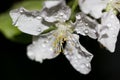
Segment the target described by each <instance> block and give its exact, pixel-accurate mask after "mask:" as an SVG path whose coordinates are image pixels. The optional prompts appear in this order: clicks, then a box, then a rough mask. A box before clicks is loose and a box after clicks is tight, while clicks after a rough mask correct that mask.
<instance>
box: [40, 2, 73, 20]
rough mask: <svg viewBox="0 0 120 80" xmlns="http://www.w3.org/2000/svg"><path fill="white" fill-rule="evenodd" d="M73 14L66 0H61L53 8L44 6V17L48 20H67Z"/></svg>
mask: <svg viewBox="0 0 120 80" xmlns="http://www.w3.org/2000/svg"><path fill="white" fill-rule="evenodd" d="M70 15H71V9H70V8H69V6H67V5H66V4H65V1H61V3H59V4H58V5H56V6H54V7H52V8H46V7H45V8H44V9H43V11H42V17H44V19H45V21H47V22H56V21H60V22H65V21H66V20H68V19H69V17H70Z"/></svg>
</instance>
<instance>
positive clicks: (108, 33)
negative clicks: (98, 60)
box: [98, 11, 120, 52]
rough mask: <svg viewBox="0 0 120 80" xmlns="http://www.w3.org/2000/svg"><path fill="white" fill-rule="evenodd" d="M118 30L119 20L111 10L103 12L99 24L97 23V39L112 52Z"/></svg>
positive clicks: (119, 28) (119, 26)
mask: <svg viewBox="0 0 120 80" xmlns="http://www.w3.org/2000/svg"><path fill="white" fill-rule="evenodd" d="M119 30H120V22H119V20H118V18H117V17H116V15H114V13H113V12H112V11H110V12H106V13H104V15H103V17H102V19H101V25H98V35H99V38H98V41H99V42H100V43H101V44H102V45H103V46H105V47H106V48H107V49H108V50H109V51H111V52H114V50H115V45H116V41H117V36H118V33H119Z"/></svg>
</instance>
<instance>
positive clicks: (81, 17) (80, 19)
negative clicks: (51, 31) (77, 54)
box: [74, 13, 98, 39]
mask: <svg viewBox="0 0 120 80" xmlns="http://www.w3.org/2000/svg"><path fill="white" fill-rule="evenodd" d="M97 24H98V23H97V22H96V21H95V20H92V19H91V18H89V17H88V16H86V15H85V14H83V13H78V14H77V15H76V22H75V23H74V26H75V29H74V30H75V31H76V32H77V33H78V34H81V35H83V36H89V37H91V38H93V39H96V38H97V34H96V25H97Z"/></svg>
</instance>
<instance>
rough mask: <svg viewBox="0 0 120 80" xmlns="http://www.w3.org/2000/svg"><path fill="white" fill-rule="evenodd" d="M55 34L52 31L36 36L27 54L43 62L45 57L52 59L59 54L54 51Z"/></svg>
mask: <svg viewBox="0 0 120 80" xmlns="http://www.w3.org/2000/svg"><path fill="white" fill-rule="evenodd" d="M54 39H55V38H54V36H52V35H51V34H50V33H48V34H47V35H46V34H45V35H42V36H36V37H35V36H34V37H33V44H31V45H29V46H28V48H27V55H28V57H29V58H30V59H32V60H35V61H38V62H41V63H42V62H43V60H44V59H52V58H54V57H56V56H57V55H58V54H55V53H54V49H53V41H54Z"/></svg>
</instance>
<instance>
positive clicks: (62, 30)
mask: <svg viewBox="0 0 120 80" xmlns="http://www.w3.org/2000/svg"><path fill="white" fill-rule="evenodd" d="M56 27H58V29H57V30H56V31H55V32H54V34H53V35H54V36H55V41H54V43H53V48H54V49H55V53H60V52H62V51H63V44H64V42H65V41H67V40H68V35H69V34H68V33H71V32H72V31H71V28H70V26H69V25H68V24H65V23H57V24H56Z"/></svg>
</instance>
